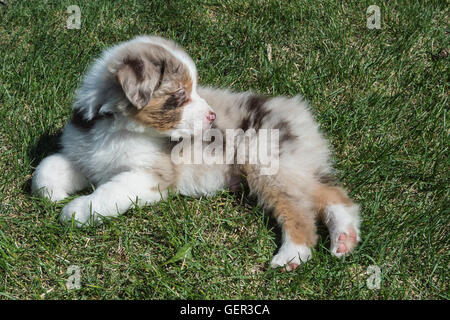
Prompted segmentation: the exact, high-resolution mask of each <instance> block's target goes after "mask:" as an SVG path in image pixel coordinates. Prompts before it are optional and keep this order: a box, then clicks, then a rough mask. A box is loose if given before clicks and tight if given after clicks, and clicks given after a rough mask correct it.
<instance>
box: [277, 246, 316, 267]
mask: <svg viewBox="0 0 450 320" xmlns="http://www.w3.org/2000/svg"><path fill="white" fill-rule="evenodd" d="M311 256H312V255H311V249H310V248H308V247H307V246H305V245H299V244H294V243H292V242H286V243H284V244H283V245H282V246H281V248H280V250H279V251H278V253H277V254H276V255H275V256H274V257H273V258H272V261H271V263H270V265H271V267H272V268H278V267H285V269H286V270H287V271H291V270H294V269H295V268H297V267H298V266H299V265H300V263H302V262H306V261H308V260H309V259H311Z"/></svg>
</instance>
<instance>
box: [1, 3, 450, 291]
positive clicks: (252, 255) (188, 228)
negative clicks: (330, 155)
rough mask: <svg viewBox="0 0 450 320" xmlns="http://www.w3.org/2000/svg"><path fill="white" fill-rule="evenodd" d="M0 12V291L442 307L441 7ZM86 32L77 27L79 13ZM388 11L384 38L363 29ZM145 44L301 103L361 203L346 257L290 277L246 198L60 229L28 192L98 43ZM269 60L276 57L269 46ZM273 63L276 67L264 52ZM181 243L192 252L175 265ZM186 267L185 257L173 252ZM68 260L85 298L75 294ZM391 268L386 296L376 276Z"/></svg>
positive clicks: (220, 79)
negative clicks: (146, 38) (146, 37)
mask: <svg viewBox="0 0 450 320" xmlns="http://www.w3.org/2000/svg"><path fill="white" fill-rule="evenodd" d="M7 3H8V4H7V5H6V6H1V5H0V21H1V22H0V121H1V122H0V123H1V127H0V148H1V149H0V150H1V152H0V172H1V174H0V198H1V206H0V297H1V298H4V299H13V298H17V299H41V298H44V299H68V298H69V299H71V298H73V299H174V298H193V299H219V298H221V299H228V298H236V299H247V298H248V299H256V298H257V299H448V298H449V273H448V268H449V251H450V250H449V249H450V245H449V244H450V241H449V240H450V239H449V227H450V223H449V222H450V219H449V217H450V216H449V202H448V195H449V194H448V185H449V175H448V171H449V149H448V147H449V129H448V126H447V122H448V119H447V110H448V104H449V97H448V92H449V90H448V89H449V88H448V75H449V57H448V56H447V55H448V51H449V48H450V46H449V25H448V21H449V12H448V3H447V1H410V0H404V1H372V0H370V1H360V0H354V1H335V0H324V1H308V0H298V1H281V0H280V1H249V2H241V1H240V0H226V1H213V0H209V1H185V2H184V1H166V0H152V1H137V0H136V1H131V0H129V1H121V3H120V4H119V2H118V1H117V2H116V1H109V0H102V1H81V0H79V1H72V0H69V1H66V0H64V1H56V0H55V1H24V0H23V1H18V0H17V1H7ZM72 4H78V5H79V6H80V7H81V18H82V20H81V22H82V25H81V29H80V30H68V29H66V19H67V18H68V16H69V14H68V13H66V9H67V7H68V6H69V5H72ZM372 4H378V5H379V6H380V9H381V19H382V20H381V29H379V30H369V29H367V27H366V17H367V14H366V9H367V7H368V6H369V5H372ZM137 34H157V35H161V36H165V37H169V38H172V39H174V40H176V41H177V42H179V43H181V45H183V46H184V47H185V48H186V49H187V51H188V52H189V53H190V54H191V55H192V57H193V59H194V60H195V61H196V63H197V66H198V69H199V75H200V81H201V82H202V83H203V84H207V85H214V86H220V87H230V88H232V89H235V90H248V89H252V90H254V91H258V92H261V93H265V94H269V95H280V94H283V95H295V94H298V93H300V94H303V95H304V96H305V97H306V98H307V99H308V100H309V101H310V102H311V103H312V105H313V108H314V109H313V111H314V114H315V116H316V118H317V120H318V122H319V123H320V125H321V127H322V129H323V130H324V132H325V134H326V135H327V137H328V138H329V140H330V142H331V144H332V146H333V150H334V155H335V156H334V159H335V164H336V168H337V169H338V170H339V177H340V180H341V181H342V183H343V184H344V185H345V186H346V188H348V189H349V190H350V192H351V195H352V197H353V198H354V199H355V200H356V201H357V202H359V203H360V204H361V208H362V217H363V223H362V238H363V241H362V243H361V244H360V246H359V247H358V249H357V250H356V251H355V252H354V254H353V255H351V256H349V257H346V258H345V259H343V260H339V259H336V258H334V257H332V256H331V255H330V254H329V251H328V249H327V248H328V245H329V240H328V239H327V234H326V232H324V228H323V227H321V229H320V230H321V235H322V236H321V238H320V240H319V244H318V246H317V248H316V250H315V251H314V257H313V259H312V260H311V261H309V262H308V263H306V264H303V265H301V266H300V267H299V268H298V269H297V270H295V271H294V272H291V273H286V272H285V273H282V272H279V271H278V270H272V269H271V268H270V267H269V265H268V262H269V261H270V259H271V257H272V255H273V254H274V252H276V249H277V246H278V244H279V242H278V240H277V233H278V231H277V229H276V227H275V226H274V224H273V223H272V222H271V220H270V219H268V215H267V214H265V213H264V212H263V211H262V210H261V209H259V208H257V207H255V201H254V199H251V198H248V197H247V196H246V195H245V194H238V195H233V194H229V193H228V192H221V193H218V194H217V195H216V196H214V197H212V198H208V199H207V198H201V199H191V198H186V197H179V196H177V195H173V196H171V197H170V198H169V200H168V201H165V202H161V203H159V204H157V205H155V206H152V207H146V208H135V209H133V210H131V211H130V212H128V213H127V214H126V215H124V216H122V217H120V218H118V219H115V220H113V221H112V222H110V223H107V224H106V225H104V226H101V227H98V228H88V229H83V230H78V229H72V228H69V227H63V226H61V225H60V224H59V223H58V222H57V217H58V215H59V213H60V211H61V208H62V207H63V205H64V203H66V202H67V201H68V200H67V201H66V202H64V203H57V204H52V203H49V202H47V201H45V200H39V199H36V198H33V197H31V196H30V193H29V185H30V179H31V176H32V174H33V171H34V168H35V167H36V166H37V164H38V163H39V161H40V160H41V159H42V158H43V157H44V156H46V155H48V154H50V153H52V152H55V151H56V150H57V148H58V146H57V136H58V134H60V132H61V129H62V127H63V125H64V123H65V122H66V121H67V119H68V118H69V116H70V113H71V111H70V105H71V102H72V99H73V95H74V90H75V88H76V87H77V85H78V83H79V81H80V79H81V77H82V75H83V73H84V71H85V70H86V68H87V66H88V64H89V63H90V61H92V59H93V58H94V57H96V56H97V55H98V54H99V53H100V52H101V51H102V50H103V49H104V48H106V47H108V46H110V45H111V44H113V43H116V42H118V41H122V40H127V39H130V38H131V37H133V36H135V35H137ZM269 46H270V48H271V50H272V54H271V57H269V55H268V47H269ZM269 58H270V59H269ZM181 248H184V249H188V250H187V251H188V252H189V254H187V255H186V256H185V258H184V259H181V260H180V261H175V262H169V263H166V262H168V261H170V260H169V259H171V258H172V257H174V256H175V255H176V253H177V251H178V250H180V249H181ZM175 260H176V259H175ZM71 265H77V266H79V267H80V268H81V270H80V272H81V288H80V289H78V290H68V289H66V281H67V279H68V278H69V275H68V274H66V272H67V269H68V267H69V266H71ZM370 265H377V266H379V267H380V269H381V277H382V280H381V284H380V289H378V290H371V289H369V288H368V286H367V284H366V281H367V279H368V278H369V276H370V275H368V274H366V271H367V268H368V267H369V266H370Z"/></svg>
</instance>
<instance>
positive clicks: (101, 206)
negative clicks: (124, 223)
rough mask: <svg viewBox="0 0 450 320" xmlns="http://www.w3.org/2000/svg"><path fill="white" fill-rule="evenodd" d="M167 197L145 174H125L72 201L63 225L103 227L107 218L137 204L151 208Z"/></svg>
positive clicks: (67, 206) (65, 214)
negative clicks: (149, 205)
mask: <svg viewBox="0 0 450 320" xmlns="http://www.w3.org/2000/svg"><path fill="white" fill-rule="evenodd" d="M166 196H167V190H159V187H158V181H157V180H156V179H155V177H153V176H152V175H150V174H149V173H147V172H145V171H130V172H122V173H120V174H118V175H116V176H114V177H113V178H112V179H111V180H110V181H108V182H106V183H104V184H102V185H100V186H99V187H98V188H97V189H96V190H95V191H94V192H93V193H92V194H90V195H87V196H82V197H79V198H76V199H74V200H72V201H71V202H70V203H69V204H67V205H66V206H65V207H64V208H63V210H62V214H61V216H60V219H59V220H60V222H61V223H64V224H69V223H71V222H72V217H73V218H74V221H75V225H76V226H77V227H81V226H83V225H85V224H100V223H102V219H103V218H106V217H116V216H118V215H119V214H122V213H125V212H126V211H127V210H128V209H130V208H131V207H132V206H133V204H135V203H137V204H138V205H145V204H150V203H152V202H156V201H159V200H161V198H164V197H166Z"/></svg>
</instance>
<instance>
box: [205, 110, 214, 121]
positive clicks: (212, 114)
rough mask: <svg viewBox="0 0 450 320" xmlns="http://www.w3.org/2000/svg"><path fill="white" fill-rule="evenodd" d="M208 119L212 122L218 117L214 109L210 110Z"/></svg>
mask: <svg viewBox="0 0 450 320" xmlns="http://www.w3.org/2000/svg"><path fill="white" fill-rule="evenodd" d="M206 119H208V121H209V122H211V123H212V122H213V121H214V120H215V119H216V114H215V113H214V112H212V111H209V112H208V115H207V116H206Z"/></svg>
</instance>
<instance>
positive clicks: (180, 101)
mask: <svg viewBox="0 0 450 320" xmlns="http://www.w3.org/2000/svg"><path fill="white" fill-rule="evenodd" d="M187 102H189V97H188V94H187V92H186V89H184V88H181V89H179V90H177V91H175V92H174V93H172V94H171V95H170V96H169V98H168V99H167V100H166V102H165V103H164V109H166V110H169V109H175V108H177V107H181V106H183V105H184V104H186V103H187Z"/></svg>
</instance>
